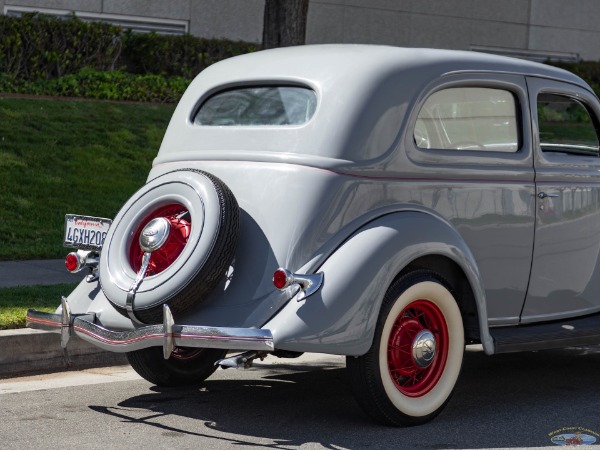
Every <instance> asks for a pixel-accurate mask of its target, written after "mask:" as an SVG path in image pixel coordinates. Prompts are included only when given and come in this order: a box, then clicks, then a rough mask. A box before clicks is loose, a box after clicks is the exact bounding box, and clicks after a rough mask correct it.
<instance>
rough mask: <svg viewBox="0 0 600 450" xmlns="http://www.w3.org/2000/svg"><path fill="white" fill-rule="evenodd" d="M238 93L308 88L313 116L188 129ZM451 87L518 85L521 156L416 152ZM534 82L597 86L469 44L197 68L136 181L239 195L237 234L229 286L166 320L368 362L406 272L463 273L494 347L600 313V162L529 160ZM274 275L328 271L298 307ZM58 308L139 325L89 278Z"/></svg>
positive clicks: (269, 54)
mask: <svg viewBox="0 0 600 450" xmlns="http://www.w3.org/2000/svg"><path fill="white" fill-rule="evenodd" d="M248 85H249V86H256V85H298V86H306V87H309V88H311V89H313V90H314V91H315V92H316V94H317V99H318V106H317V109H316V111H315V113H314V115H313V117H312V118H311V119H310V121H308V122H307V123H306V124H304V125H300V126H284V127H269V126H264V127H240V126H210V127H209V126H198V125H196V124H194V123H193V116H194V113H195V112H196V111H197V109H198V108H199V106H200V105H201V104H202V102H203V101H204V100H205V99H206V98H208V97H209V96H211V95H212V94H214V93H215V92H218V91H221V90H223V89H228V88H232V87H237V86H248ZM451 86H485V87H502V88H504V89H507V90H509V91H510V92H512V93H513V95H514V96H515V97H516V98H517V99H518V104H519V107H520V108H521V114H520V122H521V123H520V130H521V146H520V149H519V150H518V151H517V152H515V153H499V152H483V151H481V152H477V151H464V150H452V151H443V150H430V149H421V148H417V146H416V144H415V141H414V138H413V129H414V126H415V121H416V116H417V114H418V112H419V110H420V107H421V106H422V105H423V103H424V101H425V100H426V99H427V97H428V96H430V95H431V94H432V93H433V92H435V91H436V90H439V89H442V88H446V87H451ZM545 89H551V90H553V91H557V92H563V93H566V94H568V95H573V96H577V97H578V98H581V99H583V100H584V101H585V102H586V104H587V105H588V106H590V108H591V109H592V110H593V112H594V113H595V114H596V115H597V116H598V115H600V109H599V107H598V101H597V99H596V97H595V95H594V94H593V92H592V90H591V88H590V87H589V86H588V85H587V84H586V83H585V82H584V81H582V80H581V79H580V78H578V77H576V76H575V75H573V74H571V73H569V72H566V71H563V70H560V69H556V68H553V67H549V66H545V65H542V64H536V63H531V62H527V61H520V60H514V59H510V58H503V57H498V56H493V55H485V54H477V53H472V52H457V51H443V50H424V49H400V48H392V47H375V46H358V45H357V46H353V45H324V46H305V47H296V48H287V49H277V50H270V51H264V52H257V53H254V54H250V55H244V56H240V57H236V58H232V59H230V60H226V61H223V62H220V63H217V64H215V65H213V66H211V67H209V68H208V69H206V70H205V71H203V72H202V73H201V74H200V75H199V76H198V77H197V78H196V79H195V80H194V81H193V82H192V83H191V85H190V86H189V88H188V89H187V91H186V93H185V94H184V96H183V98H182V99H181V101H180V103H179V105H178V106H177V109H176V111H175V113H174V114H173V117H172V119H171V122H170V124H169V127H168V129H167V132H166V134H165V137H164V140H163V143H162V145H161V148H160V151H159V153H158V156H157V157H156V159H155V160H154V163H153V167H152V170H151V171H150V174H149V177H148V180H152V179H154V178H156V177H157V176H160V175H162V174H165V173H167V172H171V171H174V170H179V169H201V170H204V171H207V172H210V173H212V174H214V175H216V176H217V177H219V178H220V179H221V180H223V181H224V182H225V183H226V184H227V186H228V187H229V188H230V189H231V191H232V192H233V193H234V194H235V196H236V199H237V201H238V203H239V206H240V211H241V235H240V242H239V246H238V250H237V253H236V257H235V260H234V261H235V263H234V264H233V267H232V270H233V272H232V274H230V275H231V276H230V277H229V280H228V281H227V283H226V284H223V285H222V286H220V287H219V288H218V289H217V290H216V291H214V292H213V293H212V294H211V296H210V298H208V299H205V300H204V301H203V302H201V303H199V304H198V306H197V307H195V308H192V309H191V310H189V311H188V312H186V313H185V314H184V315H183V316H182V317H181V318H178V321H179V322H181V323H188V324H193V325H206V326H216V327H248V328H251V327H256V328H264V329H268V330H270V331H271V333H272V334H273V341H274V345H275V348H276V349H282V350H292V351H301V352H307V351H309V352H321V353H331V354H342V355H362V354H364V353H365V352H366V351H367V350H368V349H369V347H370V345H371V343H372V340H373V335H374V329H375V324H376V321H377V317H378V313H379V308H380V305H381V302H382V299H383V296H384V294H385V292H386V290H387V289H388V287H389V286H390V284H391V283H392V281H393V280H394V279H395V278H396V277H397V276H398V274H400V273H401V272H402V271H403V270H405V269H406V268H407V267H411V266H414V265H416V266H419V267H421V266H430V267H431V268H433V269H440V270H444V269H446V270H447V271H450V272H451V273H460V277H461V279H463V280H464V281H465V283H464V286H463V288H464V291H465V292H468V295H467V297H469V299H470V300H469V301H470V305H471V306H472V308H471V311H470V312H471V313H472V317H471V318H470V319H468V320H465V324H466V326H467V328H468V329H469V330H470V331H469V333H468V334H469V335H470V338H471V340H473V341H480V342H481V343H482V344H483V348H484V350H485V351H486V353H488V354H492V353H494V351H495V350H494V341H493V339H492V337H491V334H490V328H491V327H509V326H516V325H519V324H524V323H535V322H544V321H551V320H556V319H563V318H567V317H576V316H583V315H588V314H592V313H595V312H598V311H600V295H598V294H600V286H599V285H598V280H600V277H598V274H597V272H598V270H599V265H598V257H599V254H600V236H599V232H600V226H599V225H600V213H599V211H600V209H599V208H598V193H597V191H598V184H597V183H598V181H599V175H598V170H600V161H598V159H597V158H596V159H593V158H582V161H581V162H580V163H579V164H577V163H575V164H574V163H573V161H572V160H562V159H561V158H560V157H556V158H552V159H551V160H549V159H547V157H545V156H544V155H543V154H541V152H540V151H538V149H537V147H538V146H537V137H536V133H537V131H536V130H537V125H536V120H537V116H536V111H535V100H530V99H535V95H536V93H537V92H539V91H543V90H545ZM531 105H533V107H532V106H531ZM542 187H543V189H544V190H545V191H546V192H561V193H562V192H564V191H565V190H568V192H569V196H570V197H571V200H572V201H571V200H570V203H569V205H572V204H577V205H579V206H578V207H577V208H573V207H570V206H567V205H566V203H564V202H563V198H561V197H558V198H546V199H539V198H538V197H537V193H538V192H539V190H540V189H541V188H542ZM590 191H592V194H590ZM542 202H545V203H542ZM542 204H543V205H545V206H546V211H550V210H551V211H553V215H552V217H548V216H547V215H543V214H542V213H541V209H540V207H541V206H542ZM278 267H284V268H286V269H288V270H290V271H292V272H298V273H316V272H322V273H323V274H324V280H325V281H324V284H323V287H322V288H321V289H320V290H319V291H318V292H317V293H316V294H314V295H312V296H311V297H309V298H307V299H305V300H303V301H300V302H298V301H295V300H294V299H293V297H294V293H295V291H294V290H293V288H288V289H287V290H286V291H283V292H280V291H278V290H276V289H275V288H274V287H273V283H272V274H273V272H274V271H275V270H276V269H277V268H278ZM90 300H94V301H92V302H90ZM69 303H70V304H71V308H72V309H73V311H74V312H75V313H84V312H94V313H95V314H96V320H97V321H98V323H100V324H102V325H103V326H104V327H107V328H110V329H118V330H127V329H133V328H135V327H136V325H134V324H132V323H131V321H130V320H129V319H126V318H125V317H124V316H122V315H120V314H118V313H116V312H115V311H114V309H113V308H112V307H111V305H110V304H109V303H108V301H107V300H106V299H105V298H104V295H103V293H102V291H101V290H100V289H99V287H98V286H97V285H96V284H95V283H86V282H83V283H82V284H81V285H80V286H79V287H78V288H77V289H76V290H75V291H74V292H73V293H72V294H71V295H70V296H69Z"/></svg>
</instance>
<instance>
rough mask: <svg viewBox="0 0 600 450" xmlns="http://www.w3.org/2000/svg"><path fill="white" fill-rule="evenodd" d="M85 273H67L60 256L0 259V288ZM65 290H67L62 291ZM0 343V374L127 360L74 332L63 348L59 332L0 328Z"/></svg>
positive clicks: (56, 281)
mask: <svg viewBox="0 0 600 450" xmlns="http://www.w3.org/2000/svg"><path fill="white" fill-rule="evenodd" d="M86 273H87V272H86V271H82V272H79V273H76V274H72V273H69V272H68V271H67V269H66V268H65V261H64V260H63V259H58V260H33V261H0V288H5V287H16V286H32V285H50V284H61V283H77V282H79V281H81V280H82V279H83V278H84V277H85V275H86ZM67 294H69V292H65V295H67ZM59 304H60V298H57V299H56V306H58V305H59ZM1 307H2V296H1V294H0V308H1ZM0 343H1V344H0V378H1V377H10V376H15V375H19V374H30V373H32V372H41V371H48V372H52V371H61V370H67V369H80V368H84V367H92V366H107V365H113V364H126V363H127V359H126V357H125V355H124V354H122V353H112V352H106V351H104V350H100V349H99V348H97V347H95V346H93V345H91V344H88V343H87V342H85V341H82V340H81V339H79V338H77V337H76V336H74V337H72V339H71V341H70V342H69V345H68V346H67V349H65V350H63V349H62V348H61V346H60V335H59V334H57V333H50V332H47V331H39V330H31V329H28V328H22V329H18V330H0Z"/></svg>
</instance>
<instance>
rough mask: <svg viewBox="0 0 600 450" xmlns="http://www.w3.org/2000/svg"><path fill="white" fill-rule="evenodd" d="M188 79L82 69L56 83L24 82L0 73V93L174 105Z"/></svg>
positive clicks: (48, 81)
mask: <svg viewBox="0 0 600 450" xmlns="http://www.w3.org/2000/svg"><path fill="white" fill-rule="evenodd" d="M189 83H190V80H189V79H186V78H183V77H163V76H160V75H153V74H149V75H135V74H131V73H126V72H122V71H119V70H113V71H105V72H103V71H98V70H94V69H91V68H84V69H82V70H80V71H79V72H77V73H74V74H69V75H65V76H64V77H61V78H58V79H55V80H37V81H27V80H22V79H18V78H16V77H14V76H11V75H8V74H0V92H5V93H13V94H27V95H49V96H60V97H85V98H95V99H99V100H127V101H137V102H160V103H174V102H177V101H178V100H179V98H180V97H181V95H182V94H183V92H184V91H185V89H186V87H187V86H188V84H189Z"/></svg>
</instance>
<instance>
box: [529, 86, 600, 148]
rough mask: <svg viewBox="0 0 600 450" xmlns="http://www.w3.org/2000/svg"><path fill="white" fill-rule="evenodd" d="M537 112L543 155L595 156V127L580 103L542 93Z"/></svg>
mask: <svg viewBox="0 0 600 450" xmlns="http://www.w3.org/2000/svg"><path fill="white" fill-rule="evenodd" d="M537 112H538V126H539V130H540V146H541V147H542V151H544V152H557V153H563V154H567V155H587V156H598V153H599V150H598V149H599V145H598V134H597V132H596V126H595V124H594V120H593V119H592V116H591V115H590V112H589V111H588V109H587V108H586V106H585V105H584V104H583V103H582V102H581V101H579V100H577V99H575V98H572V97H567V96H565V95H557V94H547V93H542V94H540V95H539V96H538V99H537Z"/></svg>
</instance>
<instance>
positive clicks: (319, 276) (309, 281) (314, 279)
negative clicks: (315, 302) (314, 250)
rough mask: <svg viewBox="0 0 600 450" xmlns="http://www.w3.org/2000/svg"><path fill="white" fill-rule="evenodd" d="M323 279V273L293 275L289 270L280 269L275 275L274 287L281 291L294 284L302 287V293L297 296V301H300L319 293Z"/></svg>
mask: <svg viewBox="0 0 600 450" xmlns="http://www.w3.org/2000/svg"><path fill="white" fill-rule="evenodd" d="M323 279H324V275H323V272H319V273H315V274H312V275H304V274H299V273H292V272H290V271H289V270H286V269H283V268H281V267H280V268H279V269H277V270H276V271H275V273H274V274H273V285H274V286H275V287H276V288H277V289H279V290H281V291H282V290H284V289H286V288H288V287H290V286H291V285H293V284H295V285H298V286H299V287H300V292H298V293H297V294H296V297H295V298H296V300H297V301H300V300H304V299H305V298H306V297H309V296H311V295H312V294H314V293H315V292H317V291H318V290H319V289H320V288H321V286H322V285H323Z"/></svg>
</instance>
